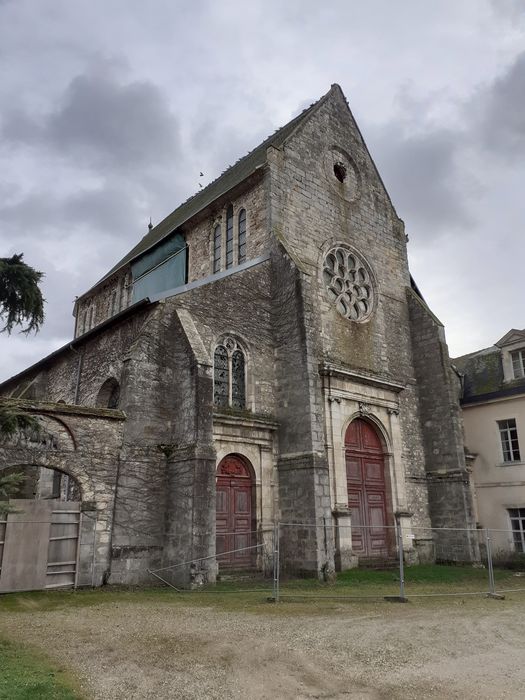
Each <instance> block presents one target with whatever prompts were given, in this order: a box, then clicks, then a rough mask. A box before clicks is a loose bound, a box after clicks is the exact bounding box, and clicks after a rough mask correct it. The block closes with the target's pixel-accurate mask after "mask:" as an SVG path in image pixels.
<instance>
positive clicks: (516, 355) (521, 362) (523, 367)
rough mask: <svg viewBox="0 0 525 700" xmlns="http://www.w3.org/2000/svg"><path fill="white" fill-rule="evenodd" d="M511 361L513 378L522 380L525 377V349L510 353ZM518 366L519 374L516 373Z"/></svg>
mask: <svg viewBox="0 0 525 700" xmlns="http://www.w3.org/2000/svg"><path fill="white" fill-rule="evenodd" d="M510 360H511V363H512V376H513V377H514V379H521V378H522V377H525V348H520V349H518V350H512V351H511V353H510ZM516 360H517V362H516ZM516 365H517V366H518V373H516Z"/></svg>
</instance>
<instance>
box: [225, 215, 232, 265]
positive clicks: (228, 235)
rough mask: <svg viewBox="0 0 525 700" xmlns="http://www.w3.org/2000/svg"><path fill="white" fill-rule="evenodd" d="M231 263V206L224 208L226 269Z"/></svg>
mask: <svg viewBox="0 0 525 700" xmlns="http://www.w3.org/2000/svg"><path fill="white" fill-rule="evenodd" d="M232 265H233V206H232V205H231V204H230V205H229V206H228V209H226V269H228V268H229V267H231V266H232Z"/></svg>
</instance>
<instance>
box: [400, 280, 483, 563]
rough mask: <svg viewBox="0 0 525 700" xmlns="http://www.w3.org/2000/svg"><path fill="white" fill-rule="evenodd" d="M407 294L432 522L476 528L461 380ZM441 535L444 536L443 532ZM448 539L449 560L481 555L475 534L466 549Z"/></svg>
mask: <svg viewBox="0 0 525 700" xmlns="http://www.w3.org/2000/svg"><path fill="white" fill-rule="evenodd" d="M407 296H408V303H409V308H410V318H411V332H412V343H413V349H414V350H413V352H414V364H415V370H416V377H417V380H418V385H417V386H418V392H419V405H420V420H421V425H422V432H423V436H424V447H425V462H426V470H427V483H428V494H429V507H430V517H431V521H432V526H433V527H448V528H472V529H475V517H474V509H473V504H472V497H471V491H470V488H469V477H468V472H467V470H466V465H465V454H464V447H463V430H462V422H461V411H460V406H459V400H458V393H457V379H456V378H455V376H454V375H453V370H452V367H451V363H450V358H449V355H448V349H447V345H446V342H445V334H444V329H443V326H442V325H441V323H440V322H439V321H438V320H437V319H436V317H435V316H433V314H431V312H430V311H429V310H428V308H427V306H426V304H425V303H424V302H423V301H422V300H421V299H420V297H419V296H417V295H416V293H415V292H413V291H412V290H408V291H407ZM458 536H459V535H458ZM440 537H441V539H443V538H445V539H446V535H445V534H443V533H442V534H441V535H440ZM450 537H451V538H452V539H453V540H454V541H452V540H451V542H450V543H449V544H450V550H451V551H455V552H456V554H455V555H454V557H451V558H463V559H467V560H469V559H472V558H477V549H476V547H477V545H476V543H477V538H476V537H475V536H472V535H470V534H467V533H465V534H464V535H462V536H461V538H460V539H462V541H463V543H464V548H463V550H462V552H461V551H460V548H459V546H458V544H457V542H456V539H457V538H456V536H454V537H452V535H450ZM463 538H464V539H463ZM446 545H447V542H445V541H443V542H442V543H441V545H440V546H441V548H442V549H443V550H445V549H446Z"/></svg>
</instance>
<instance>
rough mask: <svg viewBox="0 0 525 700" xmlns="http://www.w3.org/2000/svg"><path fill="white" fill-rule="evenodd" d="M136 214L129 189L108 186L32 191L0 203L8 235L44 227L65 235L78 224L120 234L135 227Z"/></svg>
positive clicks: (0, 215)
mask: <svg viewBox="0 0 525 700" xmlns="http://www.w3.org/2000/svg"><path fill="white" fill-rule="evenodd" d="M138 218H139V213H138V207H137V205H136V204H135V203H134V201H133V197H132V195H131V193H130V192H129V191H128V192H126V191H124V190H121V189H115V188H111V187H104V188H102V189H95V190H83V191H80V192H78V193H76V194H74V195H69V196H66V195H64V196H61V197H58V196H51V195H49V194H34V193H33V194H30V195H28V196H27V197H25V198H24V199H23V200H21V201H19V202H17V203H16V204H11V205H5V206H3V207H0V222H2V223H3V224H5V225H7V228H6V227H4V230H10V231H11V236H28V237H31V236H35V235H38V232H42V231H43V230H46V231H48V232H49V231H52V232H53V237H65V238H67V236H68V233H69V231H70V230H71V228H72V227H75V226H80V227H84V228H88V229H90V230H91V231H92V232H93V233H94V232H95V231H96V232H97V233H99V232H103V233H105V234H107V235H109V236H119V237H120V236H122V235H123V234H124V235H125V233H126V232H127V231H128V232H129V231H130V230H133V229H134V228H136V226H137V220H138ZM48 235H49V234H48Z"/></svg>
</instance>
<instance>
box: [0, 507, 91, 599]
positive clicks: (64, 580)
mask: <svg viewBox="0 0 525 700" xmlns="http://www.w3.org/2000/svg"><path fill="white" fill-rule="evenodd" d="M9 505H10V506H11V507H12V508H13V509H14V510H13V512H10V513H8V515H7V516H4V517H3V519H2V520H0V593H11V592H14V591H34V590H42V589H44V588H72V587H74V586H75V585H76V580H77V572H78V552H79V546H78V545H79V534H80V525H81V512H80V503H79V502H76V501H59V500H54V499H53V500H25V499H24V500H22V499H16V500H11V501H10V502H9Z"/></svg>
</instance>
